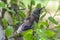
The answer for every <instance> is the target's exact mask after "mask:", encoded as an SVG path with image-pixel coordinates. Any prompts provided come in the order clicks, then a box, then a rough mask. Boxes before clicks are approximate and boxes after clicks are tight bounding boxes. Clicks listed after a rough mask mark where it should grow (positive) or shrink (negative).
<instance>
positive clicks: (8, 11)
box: [5, 8, 15, 14]
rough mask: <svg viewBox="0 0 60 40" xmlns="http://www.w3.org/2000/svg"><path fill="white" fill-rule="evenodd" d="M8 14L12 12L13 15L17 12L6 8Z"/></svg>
mask: <svg viewBox="0 0 60 40" xmlns="http://www.w3.org/2000/svg"><path fill="white" fill-rule="evenodd" d="M5 9H6V10H7V11H8V12H11V14H14V13H15V11H14V10H10V9H8V8H5Z"/></svg>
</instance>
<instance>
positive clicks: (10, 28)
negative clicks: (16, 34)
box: [5, 26, 13, 37]
mask: <svg viewBox="0 0 60 40" xmlns="http://www.w3.org/2000/svg"><path fill="white" fill-rule="evenodd" d="M12 33H13V27H12V26H8V27H7V28H6V30H5V34H6V36H7V37H10V35H12Z"/></svg>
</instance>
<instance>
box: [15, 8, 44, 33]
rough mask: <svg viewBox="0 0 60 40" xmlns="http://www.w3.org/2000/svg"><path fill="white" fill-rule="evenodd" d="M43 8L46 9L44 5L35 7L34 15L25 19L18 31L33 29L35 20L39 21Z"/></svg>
mask: <svg viewBox="0 0 60 40" xmlns="http://www.w3.org/2000/svg"><path fill="white" fill-rule="evenodd" d="M42 9H44V7H42V8H37V9H35V10H34V11H33V13H32V15H31V16H29V17H28V18H27V19H25V20H24V23H23V24H22V25H20V26H19V28H18V29H17V31H16V33H20V32H22V31H26V30H29V29H32V25H33V24H34V21H36V22H38V20H39V16H40V13H41V11H42Z"/></svg>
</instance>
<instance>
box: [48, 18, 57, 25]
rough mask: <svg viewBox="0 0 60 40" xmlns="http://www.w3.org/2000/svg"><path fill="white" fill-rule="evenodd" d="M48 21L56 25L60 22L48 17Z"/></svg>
mask: <svg viewBox="0 0 60 40" xmlns="http://www.w3.org/2000/svg"><path fill="white" fill-rule="evenodd" d="M48 20H49V21H51V22H52V23H54V24H58V22H57V21H56V20H55V19H54V18H53V17H48Z"/></svg>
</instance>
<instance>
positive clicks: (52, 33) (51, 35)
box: [45, 30, 56, 37]
mask: <svg viewBox="0 0 60 40" xmlns="http://www.w3.org/2000/svg"><path fill="white" fill-rule="evenodd" d="M45 35H46V36H47V37H54V36H55V35H56V33H55V32H54V31H52V30H46V31H45Z"/></svg>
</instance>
